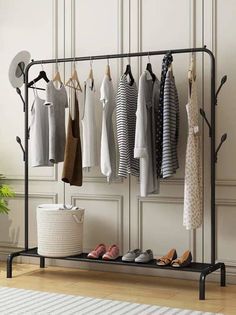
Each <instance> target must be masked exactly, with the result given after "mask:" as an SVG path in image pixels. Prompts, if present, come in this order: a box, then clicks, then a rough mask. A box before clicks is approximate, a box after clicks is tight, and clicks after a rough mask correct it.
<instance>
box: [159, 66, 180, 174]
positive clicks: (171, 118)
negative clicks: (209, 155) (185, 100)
mask: <svg viewBox="0 0 236 315" xmlns="http://www.w3.org/2000/svg"><path fill="white" fill-rule="evenodd" d="M178 132H179V99H178V92H177V89H176V85H175V79H174V76H173V73H172V70H171V69H169V70H168V72H167V74H166V79H165V85H164V97H163V149H162V177H163V178H166V177H170V176H172V175H174V174H175V172H176V170H177V169H178V168H179V163H178V157H177V142H178Z"/></svg>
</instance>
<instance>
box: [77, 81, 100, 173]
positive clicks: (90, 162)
mask: <svg viewBox="0 0 236 315" xmlns="http://www.w3.org/2000/svg"><path fill="white" fill-rule="evenodd" d="M81 123H82V127H83V128H82V131H83V133H82V135H83V149H82V160H83V161H82V165H83V168H87V170H89V168H90V167H92V166H96V165H98V154H97V128H96V121H95V89H94V85H93V83H92V81H91V79H87V80H86V81H85V84H84V113H83V118H82V120H81Z"/></svg>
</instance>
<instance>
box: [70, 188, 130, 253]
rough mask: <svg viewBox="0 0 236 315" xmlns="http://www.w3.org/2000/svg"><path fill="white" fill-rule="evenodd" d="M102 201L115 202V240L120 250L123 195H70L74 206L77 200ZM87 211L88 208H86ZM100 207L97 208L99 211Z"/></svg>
mask: <svg viewBox="0 0 236 315" xmlns="http://www.w3.org/2000/svg"><path fill="white" fill-rule="evenodd" d="M81 200H83V201H93V202H95V203H96V202H97V201H102V202H104V203H106V202H109V201H112V202H115V203H116V240H117V244H119V247H120V250H121V252H122V250H123V248H124V244H123V232H124V223H123V216H124V209H123V196H121V195H93V194H91V195H90V194H83V195H82V194H79V195H72V196H71V204H72V205H73V206H76V202H77V201H81ZM87 211H88V210H87ZM100 211H102V209H98V215H99V212H100ZM85 218H86V207H85Z"/></svg>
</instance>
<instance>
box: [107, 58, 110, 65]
mask: <svg viewBox="0 0 236 315" xmlns="http://www.w3.org/2000/svg"><path fill="white" fill-rule="evenodd" d="M107 65H108V66H110V61H109V56H107Z"/></svg>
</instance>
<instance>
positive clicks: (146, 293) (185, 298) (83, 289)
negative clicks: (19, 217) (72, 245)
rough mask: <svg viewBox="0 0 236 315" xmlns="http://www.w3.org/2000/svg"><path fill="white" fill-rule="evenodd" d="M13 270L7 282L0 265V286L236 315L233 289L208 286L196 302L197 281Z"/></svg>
mask: <svg viewBox="0 0 236 315" xmlns="http://www.w3.org/2000/svg"><path fill="white" fill-rule="evenodd" d="M13 270H14V277H13V278H12V279H6V271H5V264H4V263H3V262H1V263H0V286H7V287H14V288H23V289H32V290H39V291H48V292H57V293H65V294H74V295H82V296H90V297H99V298H106V299H114V300H124V301H130V302H137V303H147V304H156V305H161V306H169V307H177V308H187V309H193V310H201V311H209V312H220V313H223V314H225V315H236V285H227V287H226V288H221V287H220V286H219V285H218V283H209V282H207V285H206V290H207V291H206V298H207V300H205V301H199V300H198V282H197V281H190V280H177V279H166V278H160V277H150V276H139V275H138V276H137V275H127V274H122V273H111V272H100V271H99V272H98V271H87V270H79V269H71V268H62V267H46V268H45V269H39V267H38V266H37V265H27V264H15V265H14V268H13Z"/></svg>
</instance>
